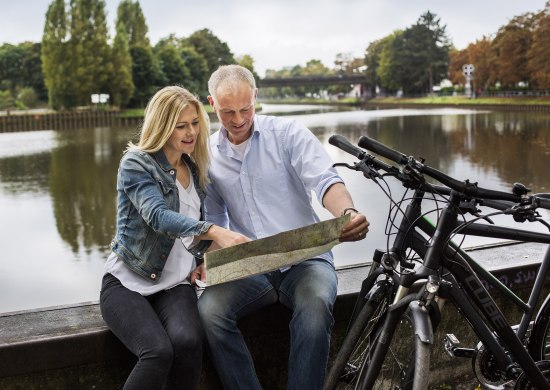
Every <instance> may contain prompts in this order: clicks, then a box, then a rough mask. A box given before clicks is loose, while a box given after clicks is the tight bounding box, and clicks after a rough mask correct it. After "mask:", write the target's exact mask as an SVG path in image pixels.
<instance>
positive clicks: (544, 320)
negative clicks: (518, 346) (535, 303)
mask: <svg viewBox="0 0 550 390" xmlns="http://www.w3.org/2000/svg"><path fill="white" fill-rule="evenodd" d="M529 354H530V355H531V357H532V358H533V360H535V361H540V360H550V295H549V296H547V297H546V299H545V300H544V303H543V304H542V305H541V308H540V310H539V312H538V314H537V318H536V319H535V324H534V325H533V330H532V332H531V336H530V337H529Z"/></svg>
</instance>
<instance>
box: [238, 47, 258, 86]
mask: <svg viewBox="0 0 550 390" xmlns="http://www.w3.org/2000/svg"><path fill="white" fill-rule="evenodd" d="M236 62H237V64H239V65H241V66H244V67H245V68H246V69H248V70H249V71H251V72H252V75H253V76H254V80H256V84H258V82H259V81H260V76H259V75H258V73H256V71H255V70H254V58H252V56H250V55H249V54H245V55H242V56H240V57H237V58H236Z"/></svg>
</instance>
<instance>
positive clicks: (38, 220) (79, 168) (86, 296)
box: [0, 107, 550, 312]
mask: <svg viewBox="0 0 550 390" xmlns="http://www.w3.org/2000/svg"><path fill="white" fill-rule="evenodd" d="M312 109H314V108H312V107H300V108H299V111H300V112H308V114H301V115H298V116H296V118H297V119H298V120H299V121H300V122H303V123H304V124H306V125H307V126H309V127H310V128H311V130H312V131H313V132H314V133H315V134H316V135H317V136H318V137H319V139H320V140H321V141H322V142H323V143H324V144H325V145H326V148H327V151H328V152H329V154H330V155H331V156H332V158H333V159H334V161H338V162H343V161H345V162H352V161H353V158H352V157H351V156H349V155H346V154H345V153H344V152H342V151H340V150H339V149H336V148H334V147H332V146H330V145H328V142H327V140H328V138H329V137H330V135H332V134H336V133H338V134H342V135H344V136H346V137H348V138H349V139H350V140H351V141H352V142H357V141H358V139H359V137H360V136H361V135H369V136H371V137H373V138H376V139H378V140H380V141H381V142H384V143H387V144H388V145H390V146H393V147H394V148H396V149H398V150H401V151H403V152H404V153H406V154H411V155H414V156H416V157H423V158H425V159H426V161H427V163H428V164H429V165H431V166H433V167H435V168H438V169H440V170H443V171H446V172H448V173H450V174H451V175H453V176H456V177H458V178H463V179H466V178H470V179H472V180H474V181H479V182H480V183H483V186H487V187H492V188H497V189H509V188H511V185H512V184H513V183H514V182H516V181H520V182H523V183H524V184H526V185H528V186H531V187H532V188H533V190H534V191H535V192H544V191H550V175H548V174H547V169H548V168H547V167H548V166H549V165H550V164H549V163H550V115H548V114H540V113H537V114H533V113H506V112H480V111H478V112H475V111H467V110H453V109H437V110H380V111H364V110H352V111H346V112H337V111H334V108H332V111H330V110H327V109H326V108H322V110H321V111H322V112H320V113H316V114H312V113H309V112H310V111H311V110H312ZM269 110H272V112H284V111H285V110H288V108H287V107H279V108H277V107H269ZM269 110H268V111H269ZM215 126H217V125H215V124H214V127H215ZM135 138H136V131H135V129H134V128H126V129H121V128H88V129H77V130H74V131H59V132H54V131H45V132H24V133H8V134H0V200H1V201H2V208H0V220H1V221H2V222H1V224H0V237H1V238H0V240H1V241H0V244H1V247H2V252H3V256H2V257H1V260H0V263H1V264H2V266H3V269H4V272H2V273H0V295H1V296H2V300H1V301H0V312H5V311H14V310H22V309H28V308H36V307H42V306H52V305H60V304H68V303H77V302H83V301H94V300H97V298H98V294H99V285H100V279H101V274H102V269H103V263H104V260H105V258H106V256H107V255H108V253H109V243H110V241H111V238H112V236H113V234H114V229H115V214H116V202H115V197H116V190H115V185H116V171H117V167H118V162H119V159H120V157H121V155H122V152H123V150H124V148H125V145H126V143H127V141H128V140H129V139H135ZM339 172H340V173H341V175H342V176H343V177H344V180H345V181H346V184H347V186H348V187H349V189H350V191H351V193H352V195H353V197H354V200H355V203H356V207H357V208H358V209H360V210H361V211H363V212H364V213H365V214H366V215H367V216H368V218H369V220H370V221H371V232H370V233H369V236H368V238H367V240H365V241H363V242H360V243H353V244H351V243H346V244H343V245H339V246H337V247H336V248H335V250H334V253H335V257H336V262H337V265H340V266H342V265H345V264H352V263H358V262H364V261H367V260H369V259H370V257H371V255H372V252H373V250H374V249H375V248H377V247H384V246H385V240H386V237H385V235H384V229H385V222H386V216H387V212H388V202H387V200H386V199H385V198H384V197H383V196H382V195H381V191H380V189H379V188H378V187H377V186H376V185H375V184H374V183H372V182H370V181H367V180H366V179H364V178H363V177H362V176H361V175H360V174H359V173H357V172H354V171H349V170H345V169H342V168H339ZM388 184H389V187H390V190H391V191H392V192H393V193H394V194H397V195H399V194H400V193H401V192H402V189H401V187H400V186H399V185H398V184H397V183H393V182H391V180H389V181H388ZM316 209H317V210H318V211H319V213H320V214H321V216H322V218H329V217H330V216H329V214H328V213H327V212H326V211H325V210H324V209H322V208H321V207H320V206H319V205H317V206H316Z"/></svg>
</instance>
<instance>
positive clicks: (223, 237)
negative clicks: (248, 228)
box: [100, 86, 249, 390]
mask: <svg viewBox="0 0 550 390" xmlns="http://www.w3.org/2000/svg"><path fill="white" fill-rule="evenodd" d="M208 135H209V122H208V117H207V115H206V113H205V111H204V108H203V106H202V104H201V103H200V102H199V101H198V100H197V99H196V97H195V96H193V95H192V94H191V93H190V92H189V91H187V90H186V89H184V88H182V87H178V86H170V87H166V88H163V89H161V90H160V91H158V92H157V93H156V94H155V95H154V96H153V97H152V98H151V100H150V101H149V103H148V105H147V107H146V109H145V118H144V122H143V127H142V130H141V136H140V140H139V143H138V144H137V145H134V144H132V143H129V145H128V148H127V150H126V152H125V154H124V156H123V157H122V160H121V162H120V167H119V171H118V180H117V191H118V205H117V229H116V235H115V238H114V239H113V242H112V243H111V246H112V253H111V255H110V256H109V258H108V260H107V262H106V265H105V275H104V277H103V282H102V288H101V294H100V307H101V313H102V315H103V318H104V319H105V322H106V323H107V325H108V326H109V328H110V329H111V330H112V331H113V333H114V334H115V335H116V336H117V337H118V338H119V339H120V340H121V341H122V342H123V343H124V345H125V346H126V347H127V348H128V349H129V350H130V351H131V352H132V353H134V354H135V355H136V356H137V357H138V362H137V364H136V365H135V367H134V369H133V370H132V372H131V374H130V376H129V377H128V379H127V381H126V383H125V386H124V389H148V390H150V389H194V388H197V387H198V383H199V376H200V369H201V362H202V347H201V344H202V328H201V325H200V319H199V314H198V311H197V295H196V293H195V290H194V287H193V286H192V285H191V283H193V282H194V281H195V279H196V278H202V280H204V279H205V275H204V272H203V271H204V269H203V268H202V266H200V265H199V264H198V263H199V262H200V257H202V254H203V253H204V251H205V249H206V248H207V247H208V246H209V245H210V244H211V243H212V242H214V244H215V245H216V246H218V247H227V246H230V245H234V244H237V243H242V242H246V241H249V239H248V238H246V237H245V236H242V235H240V234H238V233H234V232H231V231H229V230H226V229H223V228H221V227H219V226H215V225H212V224H211V223H208V222H205V221H202V217H203V213H202V203H203V199H204V195H205V194H204V188H205V186H206V183H207V176H206V175H207V170H208V155H209V153H208V146H207V145H208ZM191 274H193V277H192V278H191V277H190V275H191Z"/></svg>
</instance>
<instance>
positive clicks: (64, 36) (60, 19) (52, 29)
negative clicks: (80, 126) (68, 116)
mask: <svg viewBox="0 0 550 390" xmlns="http://www.w3.org/2000/svg"><path fill="white" fill-rule="evenodd" d="M68 38H69V31H68V26H67V15H66V13H65V2H64V0H54V1H52V3H51V4H50V5H49V7H48V11H47V12H46V23H45V26H44V34H43V35H42V56H41V58H42V71H43V74H44V83H45V84H46V87H47V88H48V98H49V102H50V106H51V107H52V108H53V109H54V110H57V109H60V108H62V107H63V106H64V105H66V104H67V103H68V102H69V103H68V104H69V106H70V105H73V103H70V101H71V99H73V96H72V92H73V88H72V87H73V82H74V78H71V77H70V75H71V72H70V63H69V61H67V58H70V56H69V52H70V50H69V49H70V48H69V45H68Z"/></svg>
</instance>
